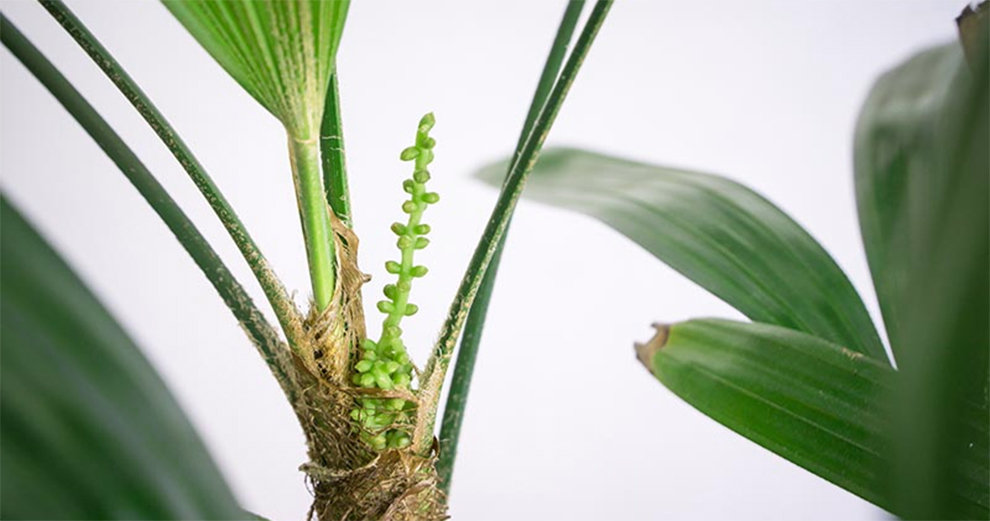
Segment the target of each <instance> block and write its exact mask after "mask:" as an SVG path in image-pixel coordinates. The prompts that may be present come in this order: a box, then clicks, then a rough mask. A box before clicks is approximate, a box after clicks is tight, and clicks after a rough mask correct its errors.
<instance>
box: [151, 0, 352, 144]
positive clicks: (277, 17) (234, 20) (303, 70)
mask: <svg viewBox="0 0 990 521" xmlns="http://www.w3.org/2000/svg"><path fill="white" fill-rule="evenodd" d="M163 3H164V5H165V7H166V8H167V9H168V10H169V11H171V12H172V14H173V15H174V16H175V17H176V19H177V20H179V22H180V23H182V25H184V26H185V27H186V29H187V30H188V31H189V33H190V34H192V36H193V37H194V38H196V40H197V41H199V43H200V45H202V46H203V47H204V48H205V49H206V50H207V52H209V53H210V55H211V56H213V58H214V59H215V60H216V61H217V62H218V63H219V64H220V65H221V66H222V67H223V68H224V70H226V71H227V73H228V74H230V76H231V77H232V78H234V80H235V81H237V83H239V84H240V85H241V87H243V88H244V90H246V91H247V92H248V93H249V94H250V95H251V96H252V97H254V98H255V100H257V101H258V102H259V103H260V104H261V105H262V106H263V107H265V109H267V110H268V111H269V112H271V113H272V115H274V116H275V117H276V118H278V119H279V120H280V121H281V122H282V123H283V124H284V125H285V127H286V129H287V130H288V132H289V134H290V135H292V136H294V137H296V138H301V139H317V138H318V137H319V136H318V133H319V130H320V122H321V120H322V118H323V107H324V102H325V98H326V94H327V85H328V82H329V79H330V74H331V72H332V71H333V67H334V59H335V57H336V54H337V48H338V47H339V45H340V37H341V35H342V34H343V27H344V20H345V19H346V17H347V10H348V8H349V6H350V2H349V1H346V0H325V1H321V0H285V1H279V2H266V1H259V0H247V1H240V0H235V1H231V0H180V1H177V0H163Z"/></svg>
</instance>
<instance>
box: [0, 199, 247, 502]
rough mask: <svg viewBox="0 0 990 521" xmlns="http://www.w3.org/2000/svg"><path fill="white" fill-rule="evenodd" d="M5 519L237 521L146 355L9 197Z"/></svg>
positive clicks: (1, 380) (2, 254) (2, 328)
mask: <svg viewBox="0 0 990 521" xmlns="http://www.w3.org/2000/svg"><path fill="white" fill-rule="evenodd" d="M0 222H2V223H3V224H2V226H3V231H2V233H0V266H2V270H0V286H2V288H3V290H2V293H0V322H2V325H0V343H2V344H3V365H2V366H0V371H2V376H0V387H2V391H0V401H2V405H0V415H2V421H0V432H2V440H3V457H2V459H0V479H2V481H3V485H4V496H3V502H2V505H0V510H2V512H0V515H2V517H3V518H5V519H109V518H113V519H237V518H241V517H243V512H242V511H241V510H240V508H239V507H238V506H237V504H236V502H235V500H234V498H233V496H232V494H231V492H230V489H229V488H228V487H227V485H226V484H225V483H224V481H223V478H222V477H221V476H220V473H219V471H218V470H217V468H216V465H215V464H214V463H213V460H212V458H210V455H209V454H208V453H207V452H206V449H205V447H204V446H203V444H202V442H201V441H200V439H199V437H198V436H197V435H196V433H195V431H193V428H192V426H191V425H190V424H189V422H188V420H186V418H185V416H183V414H182V411H181V410H180V409H179V407H178V405H177V404H176V403H175V400H174V399H173V398H172V396H171V395H170V394H169V392H168V390H167V389H166V388H165V385H164V383H163V382H162V381H161V379H160V378H159V377H158V375H157V374H156V373H155V371H154V370H153V369H152V368H151V366H150V365H149V364H148V362H147V360H145V358H144V357H143V356H142V355H141V353H140V351H139V350H138V349H137V347H136V346H135V345H134V343H133V342H132V341H131V339H130V338H129V337H128V336H127V334H126V333H125V332H124V331H123V330H122V329H121V328H120V326H119V325H117V323H116V322H115V321H114V319H113V318H112V317H111V316H110V315H109V314H108V313H107V311H106V310H105V309H104V308H103V306H102V305H101V304H100V303H99V301H97V300H96V298H95V297H94V296H93V295H92V294H91V293H90V292H89V291H88V290H87V289H86V288H85V286H83V284H82V283H81V282H80V281H79V279H78V278H77V277H76V276H75V274H73V273H72V271H71V270H70V269H69V267H68V266H66V265H65V263H64V262H63V261H62V260H61V259H60V258H59V257H58V255H57V254H56V253H55V252H54V251H53V250H52V249H51V248H50V247H49V246H48V245H47V244H45V242H44V241H43V240H42V239H41V237H39V236H38V234H37V233H36V232H35V231H34V230H33V229H32V228H31V227H30V225H28V223H27V222H25V221H24V219H23V218H22V217H21V216H20V215H19V214H18V212H17V211H16V210H15V209H14V208H12V207H11V206H10V205H9V204H8V203H7V201H6V199H4V198H2V197H0Z"/></svg>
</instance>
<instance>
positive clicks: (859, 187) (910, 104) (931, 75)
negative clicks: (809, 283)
mask: <svg viewBox="0 0 990 521" xmlns="http://www.w3.org/2000/svg"><path fill="white" fill-rule="evenodd" d="M961 65H962V55H961V53H960V51H959V47H958V46H957V45H946V46H943V47H938V48H935V49H930V50H927V51H924V52H922V53H920V54H918V55H917V56H914V57H913V58H911V59H910V60H909V61H908V62H907V63H905V64H903V65H902V66H900V67H898V68H897V69H895V70H893V71H890V72H888V73H886V74H884V75H883V76H881V77H880V79H879V80H877V82H876V84H875V85H874V87H873V90H872V91H871V93H870V96H869V98H868V99H867V100H866V103H865V104H864V105H863V109H862V110H861V111H860V116H859V121H858V123H857V126H856V138H855V155H854V157H855V180H856V202H857V207H858V210H859V224H860V229H861V231H862V234H863V245H864V246H865V248H866V256H867V259H868V260H869V264H870V271H871V272H872V273H873V282H874V285H875V286H876V291H877V297H878V299H879V301H880V309H881V311H882V313H883V319H884V323H885V324H886V329H887V336H888V337H889V338H890V343H891V348H892V350H893V352H894V356H895V358H897V357H898V351H899V350H900V348H901V345H902V343H903V331H902V329H903V326H902V325H901V324H900V323H899V319H900V318H903V317H902V315H903V311H902V310H899V309H898V305H900V304H903V303H904V302H905V300H906V291H907V282H908V273H907V271H908V266H909V263H910V254H909V252H910V250H911V225H910V221H909V219H910V216H909V215H907V213H906V212H908V208H907V206H908V197H909V193H910V192H911V191H912V190H918V189H920V188H921V186H922V185H923V184H924V183H926V182H927V181H926V179H927V178H929V177H931V176H932V174H931V172H932V170H933V169H934V168H935V163H936V161H938V159H937V158H936V157H935V156H936V153H935V150H933V148H932V146H931V141H932V139H933V135H932V134H933V132H935V131H936V129H935V123H936V120H937V119H938V116H939V110H940V109H941V107H942V105H943V104H944V102H945V98H946V96H948V95H949V86H950V81H949V80H950V79H951V78H952V77H953V76H955V74H956V72H957V71H958V69H959V67H960V66H961Z"/></svg>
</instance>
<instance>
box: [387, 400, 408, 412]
mask: <svg viewBox="0 0 990 521" xmlns="http://www.w3.org/2000/svg"><path fill="white" fill-rule="evenodd" d="M405 406H406V401H405V400H403V399H402V398H392V399H391V400H389V401H388V408H389V409H392V410H393V411H401V410H402V408H403V407H405Z"/></svg>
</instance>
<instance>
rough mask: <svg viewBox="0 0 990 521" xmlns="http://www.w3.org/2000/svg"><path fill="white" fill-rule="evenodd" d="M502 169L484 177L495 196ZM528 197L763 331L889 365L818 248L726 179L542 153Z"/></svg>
mask: <svg viewBox="0 0 990 521" xmlns="http://www.w3.org/2000/svg"><path fill="white" fill-rule="evenodd" d="M504 172H505V162H504V161H503V162H499V163H496V164H494V165H491V166H488V167H486V168H484V169H482V170H481V171H480V172H479V173H478V176H479V177H481V178H482V179H484V180H485V181H487V182H488V183H490V184H492V185H495V186H498V185H500V184H501V180H502V179H503V178H504ZM525 194H526V196H527V197H530V198H532V199H535V200H538V201H542V202H545V203H549V204H552V205H554V206H559V207H563V208H568V209H571V210H576V211H579V212H582V213H586V214H588V215H591V216H592V217H595V218H597V219H599V220H601V221H603V222H605V223H606V224H608V225H610V226H612V227H613V228H615V229H616V230H617V231H619V232H620V233H622V234H624V235H626V236H628V237H629V238H631V239H632V240H634V241H636V242H637V243H638V244H639V245H641V246H643V247H644V248H646V249H647V250H649V251H650V252H651V253H653V254H654V255H656V256H657V257H658V258H660V259H661V260H663V261H664V262H666V263H667V264H669V265H670V266H671V267H673V268H674V269H676V270H677V271H679V272H681V273H682V274H684V275H685V276H686V277H688V278H689V279H691V280H693V281H694V282H696V283H698V284H699V285H701V286H702V287H704V288H705V289H707V290H709V291H711V292H712V293H714V294H715V295H716V296H718V297H719V298H721V299H723V300H725V301H726V302H728V303H729V304H730V305H732V306H733V307H735V308H736V309H738V310H739V311H741V312H742V313H743V314H745V315H746V316H748V317H749V318H751V319H753V320H754V321H757V322H763V323H767V324H774V325H778V326H783V327H788V328H791V329H794V330H797V331H803V332H806V333H810V334H813V335H816V336H819V337H821V338H824V339H827V340H830V341H832V342H836V343H839V344H842V345H845V346H848V347H849V348H850V349H852V350H854V351H858V352H860V353H865V354H868V355H869V356H871V357H873V358H875V359H877V360H883V361H886V360H887V355H886V353H885V351H884V349H883V345H882V344H881V342H880V339H879V338H878V336H877V333H876V330H875V329H874V327H873V323H872V321H871V320H870V316H869V314H868V313H867V311H866V308H865V307H864V306H863V302H862V300H860V297H859V294H857V293H856V290H855V289H853V287H852V284H850V282H849V280H848V279H847V278H846V276H845V274H844V273H843V272H842V270H841V269H840V268H839V267H838V266H837V265H836V264H835V261H833V260H832V258H831V257H830V256H829V254H828V252H826V251H825V250H824V249H823V248H822V247H821V245H819V244H818V243H817V242H816V241H815V240H814V239H813V238H812V237H811V236H810V235H808V233H807V232H806V231H805V230H804V229H803V228H801V226H799V225H798V224H797V223H795V222H794V221H793V220H792V219H791V218H790V217H788V216H787V215H786V214H785V213H784V212H782V211H781V210H780V209H778V208H777V207H776V206H774V205H773V204H772V203H770V202H769V201H767V200H766V199H764V198H763V197H761V196H759V195H758V194H756V193H754V192H753V191H751V190H749V189H747V188H746V187H744V186H742V185H740V184H738V183H735V182H733V181H730V180H728V179H725V178H722V177H717V176H712V175H707V174H699V173H695V172H687V171H683V170H675V169H671V168H663V167H658V166H653V165H646V164H642V163H636V162H632V161H627V160H624V159H620V158H616V157H610V156H606V155H602V154H595V153H592V152H586V151H582V150H575V149H567V148H556V149H550V150H547V151H545V152H544V153H543V156H542V158H541V159H540V162H539V163H538V164H537V165H536V168H534V169H533V174H532V176H531V179H530V180H529V184H528V185H527V188H526V192H525Z"/></svg>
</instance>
